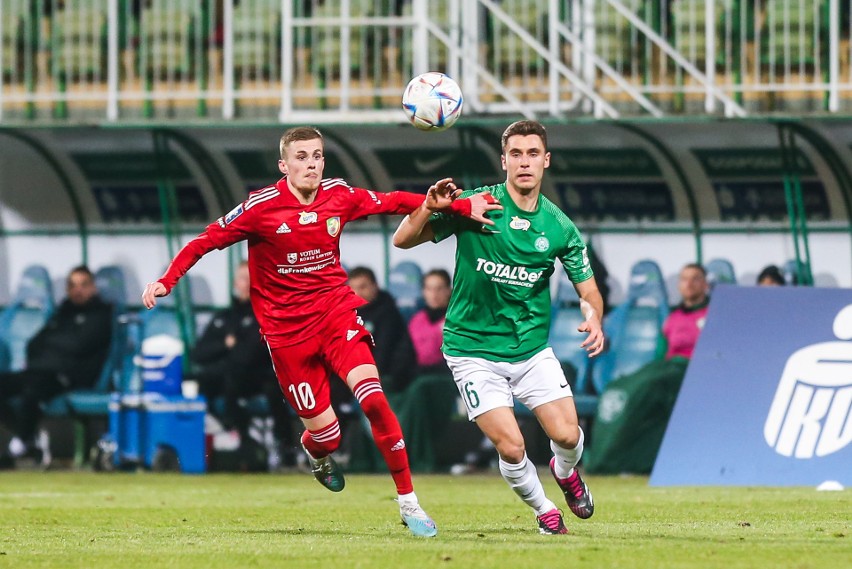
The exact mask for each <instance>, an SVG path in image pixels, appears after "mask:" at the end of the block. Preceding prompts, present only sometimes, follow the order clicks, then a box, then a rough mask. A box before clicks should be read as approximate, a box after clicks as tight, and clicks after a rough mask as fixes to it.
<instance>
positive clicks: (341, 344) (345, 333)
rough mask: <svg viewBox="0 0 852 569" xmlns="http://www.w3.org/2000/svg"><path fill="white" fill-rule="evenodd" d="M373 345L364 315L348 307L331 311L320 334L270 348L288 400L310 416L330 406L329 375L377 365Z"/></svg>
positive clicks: (301, 414)
mask: <svg viewBox="0 0 852 569" xmlns="http://www.w3.org/2000/svg"><path fill="white" fill-rule="evenodd" d="M372 347H373V337H372V336H371V335H370V332H368V331H367V329H366V328H364V324H363V321H362V320H361V318H360V317H359V316H358V314H357V313H356V312H355V311H354V310H345V311H342V312H340V313H336V314H335V313H333V314H331V315H330V317H329V319H328V320H327V321H326V324H325V326H323V328H322V330H321V331H320V333H319V334H317V335H315V336H311V337H310V338H305V339H303V340H302V341H301V342H300V343H298V344H294V345H292V346H282V347H280V348H271V347H270V349H269V352H270V353H271V354H272V365H273V366H274V367H275V375H277V376H278V383H279V384H280V385H281V391H283V392H284V397H285V398H286V399H287V402H288V403H289V404H290V406H291V407H292V408H293V409H294V410H295V411H296V413H298V415H299V417H302V418H305V419H310V418H312V417H316V416H317V415H319V414H320V413H322V412H323V411H325V410H326V409H328V408H329V407H330V406H331V388H330V385H329V375H330V374H331V373H335V374H337V375H338V376H340V377H341V378H343V379H344V380H345V379H346V376H347V375H349V372H350V371H352V370H353V369H354V368H356V367H358V366H359V365H363V364H372V365H375V363H376V361H375V359H374V358H373V352H372Z"/></svg>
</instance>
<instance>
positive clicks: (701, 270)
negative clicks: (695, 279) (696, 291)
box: [681, 263, 707, 279]
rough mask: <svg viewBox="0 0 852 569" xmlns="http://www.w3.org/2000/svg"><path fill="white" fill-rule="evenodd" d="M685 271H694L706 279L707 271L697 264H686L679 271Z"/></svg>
mask: <svg viewBox="0 0 852 569" xmlns="http://www.w3.org/2000/svg"><path fill="white" fill-rule="evenodd" d="M686 269H696V270H698V271H699V272H700V273H701V274H702V275H703V276H704V278H705V279H706V278H707V269H705V268H704V267H703V266H701V264H699V263H687V264H685V265H684V266H683V269H681V270H682V271H684V270H686Z"/></svg>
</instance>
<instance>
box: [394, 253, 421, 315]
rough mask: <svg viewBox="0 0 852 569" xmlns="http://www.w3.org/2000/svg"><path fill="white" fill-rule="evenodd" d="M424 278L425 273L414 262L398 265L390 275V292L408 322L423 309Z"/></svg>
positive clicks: (404, 262)
mask: <svg viewBox="0 0 852 569" xmlns="http://www.w3.org/2000/svg"><path fill="white" fill-rule="evenodd" d="M422 278H423V271H422V270H421V269H420V266H419V265H417V263H415V262H413V261H403V262H401V263H398V264H397V265H396V266H394V267H393V268H392V269H391V270H390V273H389V275H388V292H389V293H390V294H391V296H393V297H394V299H395V300H396V305H397V307H398V308H399V311H400V312H401V313H402V316H403V318H405V321H406V322H407V321H408V320H410V319H411V317H412V316H413V315H414V313H415V312H417V311H418V310H420V308H421V305H422V296H421V287H420V280H421V279H422Z"/></svg>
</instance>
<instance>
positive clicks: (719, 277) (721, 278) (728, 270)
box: [704, 259, 737, 290]
mask: <svg viewBox="0 0 852 569" xmlns="http://www.w3.org/2000/svg"><path fill="white" fill-rule="evenodd" d="M704 269H705V270H706V271H707V283H708V284H709V285H710V289H711V290H712V289H713V287H714V286H716V285H717V284H737V275H736V274H735V273H734V266H733V265H732V264H731V262H730V261H728V260H727V259H713V260H712V261H708V262H707V264H706V265H704Z"/></svg>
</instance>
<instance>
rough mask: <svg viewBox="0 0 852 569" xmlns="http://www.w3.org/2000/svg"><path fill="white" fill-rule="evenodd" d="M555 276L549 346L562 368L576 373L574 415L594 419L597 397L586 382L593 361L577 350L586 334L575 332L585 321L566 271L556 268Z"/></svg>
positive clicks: (582, 350)
mask: <svg viewBox="0 0 852 569" xmlns="http://www.w3.org/2000/svg"><path fill="white" fill-rule="evenodd" d="M557 274H558V276H557V279H558V280H557V288H556V300H555V301H554V303H553V309H552V313H551V322H550V345H551V347H552V348H553V353H554V354H556V358H557V359H558V360H559V361H560V362H561V363H562V364H563V365H564V364H570V365H571V366H572V367H573V368H574V369H575V370H576V372H577V376H576V382H575V383H574V387H573V391H574V405H575V406H576V407H577V414H578V415H580V416H583V417H588V416H593V415H594V414H595V410H596V409H597V395H596V394H594V393H592V392H591V391H592V390H591V389H590V387H591V385H590V382H589V378H590V375H591V369H592V365H593V360H590V359H589V357H588V355H587V353H586V351H585V350H584V349H583V348H581V347H580V344H581V343H582V342H583V340H584V339H585V337H586V335H585V334H583V333H581V332H578V331H577V327H578V326H579V325H580V324H581V323H582V322H583V320H584V318H583V314H582V313H581V312H580V298H579V297H578V296H577V291H576V290H575V289H574V284H573V283H572V282H571V280H570V279H569V278H568V275H566V274H565V271H562V270H561V269H557Z"/></svg>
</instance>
